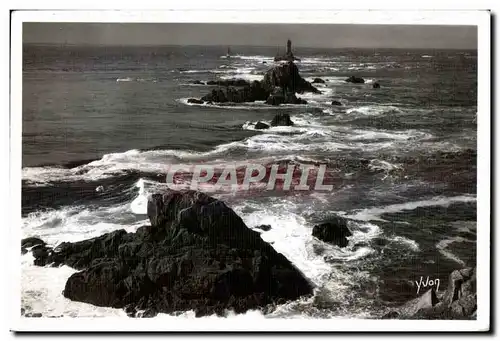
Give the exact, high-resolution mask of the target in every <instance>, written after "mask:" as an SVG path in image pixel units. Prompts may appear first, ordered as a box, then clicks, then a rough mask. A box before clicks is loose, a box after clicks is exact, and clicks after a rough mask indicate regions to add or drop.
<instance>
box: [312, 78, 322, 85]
mask: <svg viewBox="0 0 500 341" xmlns="http://www.w3.org/2000/svg"><path fill="white" fill-rule="evenodd" d="M312 83H313V84H316V83H318V84H324V83H325V81H324V80H323V79H321V78H314V80H313V81H312Z"/></svg>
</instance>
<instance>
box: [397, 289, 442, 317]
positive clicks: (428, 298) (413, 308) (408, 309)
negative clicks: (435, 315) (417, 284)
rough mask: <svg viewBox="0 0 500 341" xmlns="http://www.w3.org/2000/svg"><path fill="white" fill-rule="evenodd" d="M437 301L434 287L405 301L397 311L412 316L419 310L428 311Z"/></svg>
mask: <svg viewBox="0 0 500 341" xmlns="http://www.w3.org/2000/svg"><path fill="white" fill-rule="evenodd" d="M438 303H439V300H438V298H437V296H436V292H435V290H434V288H431V289H429V290H427V291H426V292H425V293H424V294H423V295H422V296H420V297H417V298H416V299H414V300H412V301H410V302H408V303H406V304H405V305H404V306H403V307H402V308H401V309H400V311H399V314H401V315H404V316H413V315H415V314H417V313H419V312H421V311H428V310H430V309H432V308H433V307H435V306H436V305H437V304H438Z"/></svg>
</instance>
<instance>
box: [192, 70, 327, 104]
mask: <svg viewBox="0 0 500 341" xmlns="http://www.w3.org/2000/svg"><path fill="white" fill-rule="evenodd" d="M221 82H224V83H221ZM207 84H208V85H220V86H221V87H219V88H217V89H213V90H212V91H211V92H210V93H209V94H207V95H205V96H203V97H202V98H201V100H203V101H205V102H214V103H225V102H234V103H242V102H255V101H267V102H268V103H269V104H272V105H279V104H283V103H292V104H306V103H307V102H306V101H305V100H302V99H300V98H297V97H296V96H295V93H303V92H313V93H321V91H319V90H318V89H316V88H315V87H314V86H312V85H311V83H309V82H307V81H306V80H305V79H303V78H302V77H301V76H300V74H299V70H298V68H297V66H296V65H295V64H294V63H293V62H289V63H286V64H282V65H276V66H274V67H272V68H271V69H269V70H268V71H267V72H266V74H265V75H264V78H263V80H262V82H259V81H253V82H252V83H250V84H249V83H248V82H247V81H245V80H225V81H217V82H216V81H211V82H207ZM222 85H224V86H225V88H224V87H222ZM230 85H231V86H239V88H234V87H230ZM281 97H283V98H281Z"/></svg>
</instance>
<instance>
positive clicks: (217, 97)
mask: <svg viewBox="0 0 500 341" xmlns="http://www.w3.org/2000/svg"><path fill="white" fill-rule="evenodd" d="M201 99H202V100H203V101H205V102H216V103H225V102H227V101H228V100H227V97H226V94H225V93H224V91H223V90H222V89H213V90H212V92H210V93H209V94H208V95H205V96H203V97H202V98H201Z"/></svg>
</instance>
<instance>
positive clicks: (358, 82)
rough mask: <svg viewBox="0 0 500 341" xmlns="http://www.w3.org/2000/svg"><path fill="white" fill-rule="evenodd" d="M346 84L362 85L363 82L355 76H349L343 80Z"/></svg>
mask: <svg viewBox="0 0 500 341" xmlns="http://www.w3.org/2000/svg"><path fill="white" fill-rule="evenodd" d="M345 81H346V82H348V83H357V84H360V83H364V82H365V80H364V79H363V78H361V77H356V76H350V77H349V78H347V79H346V80H345Z"/></svg>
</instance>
